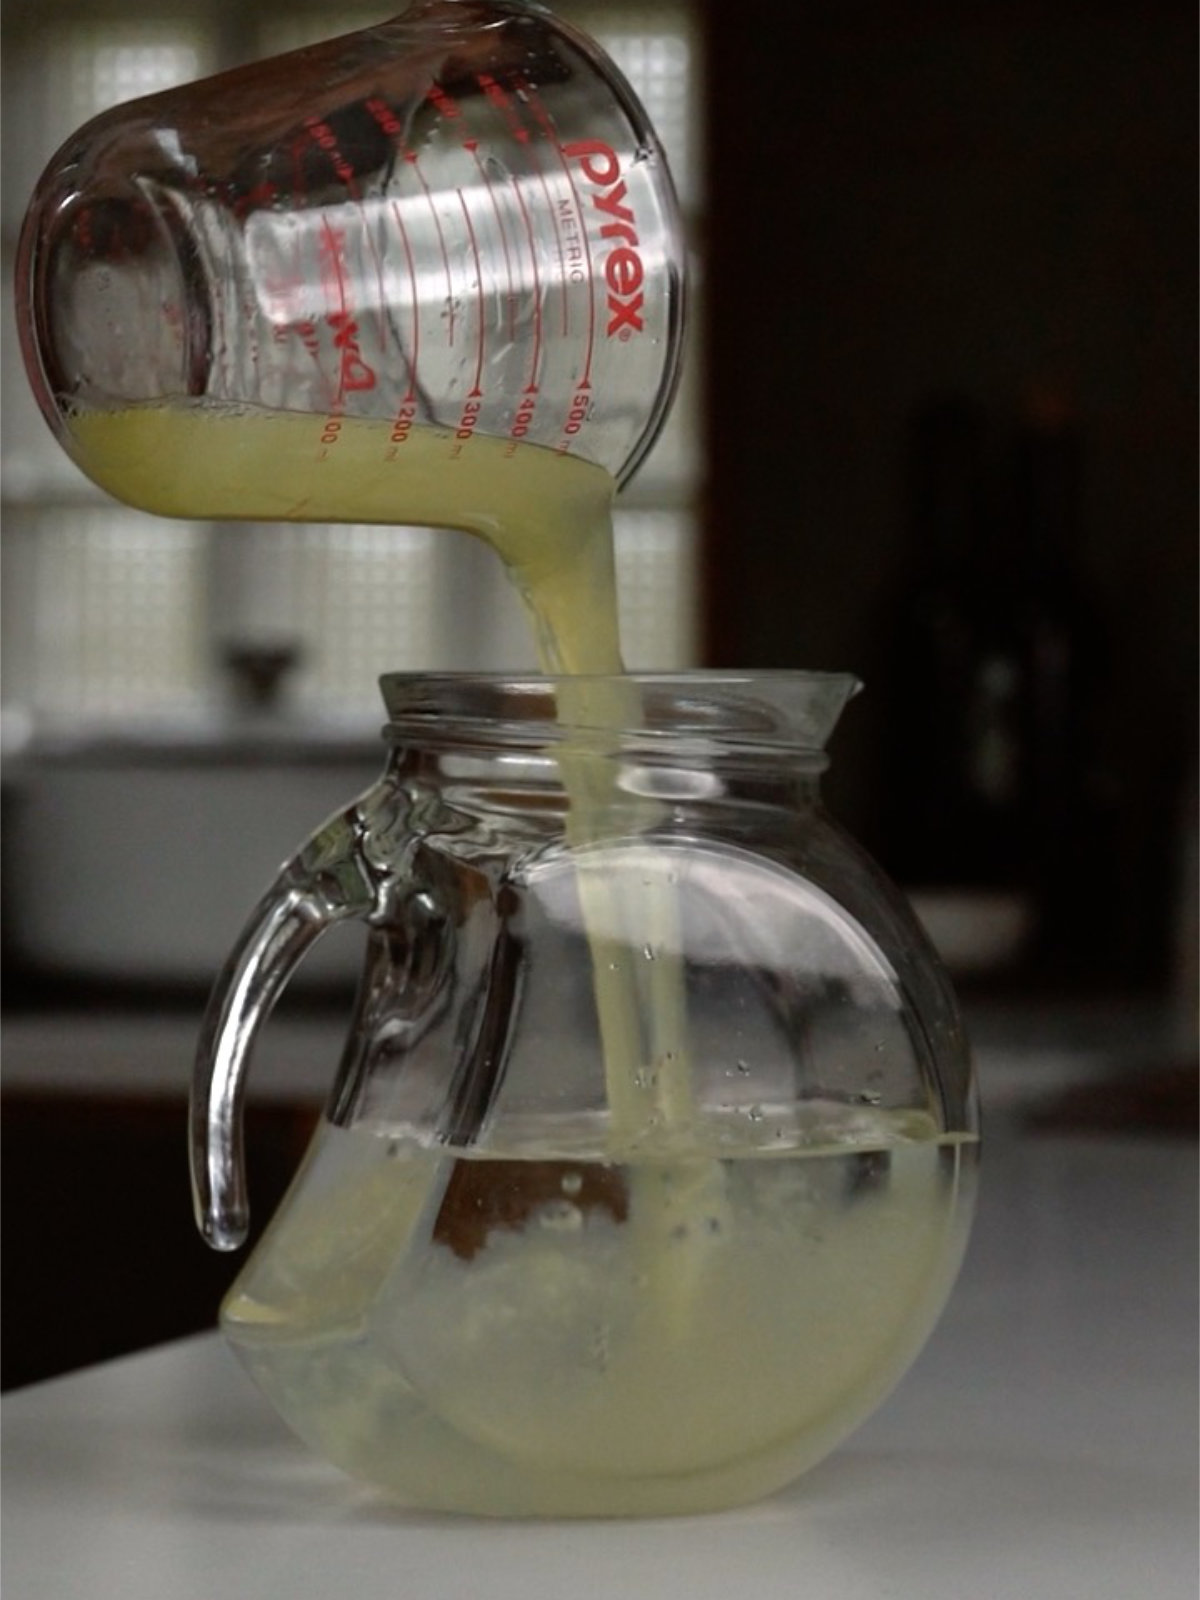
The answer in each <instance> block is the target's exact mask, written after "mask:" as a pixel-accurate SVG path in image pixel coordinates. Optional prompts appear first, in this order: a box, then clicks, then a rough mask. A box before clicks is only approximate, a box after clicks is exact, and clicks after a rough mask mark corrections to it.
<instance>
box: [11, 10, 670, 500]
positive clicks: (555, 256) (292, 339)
mask: <svg viewBox="0 0 1200 1600" xmlns="http://www.w3.org/2000/svg"><path fill="white" fill-rule="evenodd" d="M682 263H683V246H682V240H681V234H680V227H679V220H678V213H677V207H676V202H675V197H674V192H673V188H672V184H671V180H670V176H669V173H668V170H667V167H666V164H665V161H664V159H663V156H662V152H661V150H660V148H659V146H658V143H657V140H656V138H655V135H654V132H653V129H652V128H651V126H650V123H649V121H648V119H647V117H646V115H645V113H644V111H643V110H642V108H641V107H640V105H639V104H638V102H637V100H636V98H635V96H634V94H633V92H632V91H631V89H630V88H629V86H628V84H627V83H626V82H625V80H624V79H623V78H622V76H621V74H620V73H619V72H618V71H617V69H616V68H615V66H614V65H613V63H612V62H611V61H610V60H609V59H608V58H607V57H606V56H605V55H604V54H603V53H602V52H601V51H600V49H599V48H598V47H597V46H596V45H595V44H594V43H593V42H592V41H591V40H589V39H588V38H586V37H585V36H584V35H582V34H580V33H579V32H578V31H576V30H574V29H573V28H571V27H569V26H568V25H566V24H564V23H562V22H561V21H559V20H558V19H557V18H554V17H552V16H551V15H550V14H549V13H548V12H546V11H545V10H543V9H542V8H541V7H540V6H536V5H532V4H525V3H521V0H418V3H415V4H413V5H412V6H410V8H409V9H408V10H407V11H406V12H404V13H403V15H401V16H399V17H397V18H395V19H394V20H392V21H389V22H385V23H383V24H381V25H380V26H378V27H374V28H369V29H366V30H364V31H362V32H358V33H354V34H350V35H347V36H345V37H342V38H339V39H335V40H332V41H329V42H326V43H323V44H318V45H315V46H312V47H310V48H307V49H303V50H299V51H295V52H292V53H290V54H288V55H286V56H281V57H277V58H275V59H272V60H268V61H263V62H259V63H255V64H253V65H250V66H247V67H244V68H240V69H237V70H234V71H232V72H227V73H223V74H221V75H219V76H217V77H213V78H209V79H206V80H203V81H201V82H198V83H194V84H191V85H188V86H186V87H183V88H180V89H176V90H170V91H167V92H165V93H161V94H156V95H152V96H149V97H147V98H144V99H141V100H137V101H133V102H131V103H130V104H128V105H125V106H121V107H118V108H116V109H115V110H113V111H110V112H107V113H105V114H103V115H101V116H99V117H97V118H95V119H93V120H92V121H91V122H89V123H88V124H87V125H86V126H85V127H84V128H82V129H81V130H80V131H79V132H78V133H77V134H75V135H74V136H73V137H72V138H71V139H70V140H68V141H67V143H66V144H65V145H64V146H63V147H62V149H61V150H60V151H59V152H58V154H57V155H56V156H55V157H54V159H53V160H52V161H51V163H50V165H49V167H48V169H47V171H46V173H45V174H44V176H43V178H42V180H41V182H40V184H39V186H38V189H37V191H36V193H35V195H34V197H33V200H32V203H31V205H30V208H29V212H28V214H27V217H26V221H25V225H24V228H23V231H22V236H21V241H20V246H19V253H18V268H17V311H18V320H19V324H20V332H21V344H22V350H23V353H24V357H25V362H26V365H27V368H28V370H29V374H30V378H31V381H32V384H33V388H34V391H35V393H36V395H37V398H38V402H39V404H40V406H41V409H42V411H43V412H44V414H45V415H46V417H47V419H48V420H49V422H50V424H51V426H52V427H53V428H54V429H55V431H56V433H57V435H58V437H59V438H60V440H61V441H62V443H63V444H64V445H65V446H66V448H67V449H68V450H69V451H70V452H71V453H72V454H73V455H74V456H75V458H76V460H77V461H78V462H79V464H80V465H81V466H82V467H83V469H84V470H85V471H86V472H88V473H89V475H91V476H92V477H93V478H95V479H96V480H97V481H98V482H100V483H101V485H102V487H104V488H106V489H108V490H109V491H110V492H111V493H114V494H115V495H117V496H118V497H119V498H121V499H124V500H126V501H128V502H129V503H132V504H135V505H138V506H141V507H142V508H143V509H147V510H151V511H158V512H164V513H166V514H179V513H180V512H182V513H183V514H185V515H190V516H205V515H213V516H217V515H233V516H238V515H254V514H261V511H260V510H258V509H257V508H256V507H255V506H253V505H250V506H247V508H246V509H245V510H242V509H240V507H239V504H238V496H237V495H236V494H235V495H233V496H231V495H230V493H229V491H228V485H226V486H225V488H224V490H222V486H221V484H220V483H219V482H218V480H219V479H220V477H221V473H218V472H213V473H211V474H210V479H211V480H212V490H213V493H212V495H211V496H207V497H206V494H205V490H204V488H203V484H202V483H201V482H198V481H197V477H198V475H197V474H196V473H195V471H194V470H193V471H192V473H191V476H190V478H189V480H188V484H189V489H188V496H187V504H186V505H181V504H179V503H177V498H178V497H177V496H173V491H172V489H171V487H170V486H171V483H172V482H173V479H174V468H175V467H176V466H177V467H178V468H179V469H180V470H183V469H185V468H188V467H189V466H190V467H192V468H193V469H194V466H195V459H194V458H195V454H196V451H197V449H202V448H204V447H203V446H202V445H201V444H200V443H199V442H198V441H199V436H198V435H197V434H195V433H194V432H188V430H187V429H186V428H184V429H176V430H174V431H172V430H171V429H163V428H161V427H160V428H159V429H158V431H157V432H154V433H142V434H139V435H137V436H136V440H137V441H140V443H136V449H138V450H140V451H141V453H142V454H143V455H144V454H145V453H146V451H151V452H152V453H153V454H154V456H155V458H156V467H155V471H154V473H153V474H151V475H147V474H145V473H144V472H138V471H130V472H126V471H124V470H123V469H122V467H121V459H122V449H123V448H126V446H121V445H120V443H119V441H118V440H117V437H116V435H115V434H114V433H113V431H112V430H111V429H110V430H109V431H108V432H107V433H105V432H98V433H96V432H93V431H89V430H94V427H95V421H96V418H97V417H100V418H101V419H104V418H107V419H110V420H111V419H113V418H117V419H118V420H123V419H125V418H126V417H128V416H129V415H130V414H134V415H135V416H136V417H139V418H141V419H142V420H143V421H144V419H145V416H146V414H147V412H148V411H153V412H155V413H156V414H158V415H159V416H161V414H162V412H163V410H164V408H165V409H166V411H168V412H169V413H170V414H171V415H172V416H177V415H178V413H180V412H187V413H194V412H195V411H196V410H198V409H200V410H203V411H204V412H205V413H206V414H207V415H209V416H212V415H218V414H219V415H222V416H225V417H227V418H229V417H233V418H236V419H239V420H240V419H244V417H245V416H246V415H247V414H249V413H251V412H257V411H263V412H266V413H275V414H277V413H287V414H289V416H290V417H291V418H292V419H293V420H294V419H295V418H296V417H297V416H299V417H302V418H305V419H307V421H306V422H304V423H301V424H299V426H301V427H302V428H303V429H304V430H305V432H304V448H305V451H306V453H307V455H308V456H310V457H311V458H312V460H313V461H314V462H317V463H325V462H330V463H336V457H337V452H338V447H339V445H341V444H344V441H345V438H346V434H347V430H352V429H353V427H354V425H355V424H359V423H368V424H370V425H371V426H373V427H374V428H375V429H377V430H378V431H379V439H378V443H379V444H380V446H381V453H382V454H383V455H385V456H386V459H388V460H389V461H392V462H395V463H396V465H397V466H398V467H402V466H403V465H404V464H405V452H406V450H407V451H409V452H410V454H411V453H413V452H412V446H413V443H414V440H415V439H417V438H418V436H419V435H420V433H421V432H422V430H425V429H435V430H437V431H438V433H439V435H440V436H441V437H442V438H443V439H448V440H449V445H450V447H449V450H448V451H446V452H444V453H443V456H442V458H441V459H442V460H443V461H444V463H445V464H446V465H447V466H450V467H452V466H453V464H454V461H455V459H456V458H457V456H458V455H460V454H463V453H465V451H466V447H467V446H468V445H469V443H470V441H471V439H472V438H473V437H474V436H475V435H476V434H479V435H490V436H492V437H493V438H495V439H498V440H501V441H505V442H506V444H507V447H508V448H509V449H510V450H511V451H513V452H515V451H516V449H517V448H518V447H519V446H520V445H521V444H526V443H527V444H536V445H542V446H546V447H548V448H550V449H551V450H554V451H557V452H559V453H562V454H570V455H573V456H579V457H582V458H583V459H585V460H587V461H589V462H591V463H594V464H595V465H597V466H600V467H602V468H604V469H605V470H606V471H607V472H608V473H610V474H611V475H612V477H613V478H615V479H616V480H617V481H618V482H621V481H623V480H624V479H626V478H628V477H629V475H630V474H632V472H633V471H634V470H635V469H636V467H637V465H638V463H639V461H640V460H641V459H642V457H643V456H644V454H645V452H646V451H647V450H648V449H649V447H650V445H651V444H652V443H653V441H654V439H655V437H656V435H657V433H658V431H659V428H660V426H661V424H662V422H663V420H664V418H665V415H666V413H667V410H668V408H669V405H670V402H671V398H672V395H673V391H674V387H675V382H676V377H677V371H678V364H679V352H680V335H681V319H682V309H683V267H682ZM290 438H294V435H292V436H290ZM126 444H127V449H126V453H133V451H134V449H135V436H134V434H132V433H131V434H129V435H128V436H127V440H126ZM290 448H291V445H290V444H289V449H290ZM202 476H203V475H202V474H201V475H199V477H201V478H202ZM226 476H228V475H227V474H226ZM334 498H335V499H336V496H335V497H334ZM314 503H315V502H314ZM293 514H296V515H306V514H307V515H311V516H313V517H314V518H315V519H316V520H326V519H327V518H328V515H329V509H328V507H327V506H326V507H319V508H318V509H316V510H311V509H310V510H309V511H307V512H306V511H305V508H304V506H303V505H301V506H300V507H299V508H298V509H297V510H296V511H294V513H293ZM388 520H393V521H404V520H423V519H422V518H421V517H419V516H413V517H407V516H406V512H405V508H404V505H403V502H402V498H398V499H397V501H396V506H395V510H394V514H393V515H392V516H390V517H389V518H388Z"/></svg>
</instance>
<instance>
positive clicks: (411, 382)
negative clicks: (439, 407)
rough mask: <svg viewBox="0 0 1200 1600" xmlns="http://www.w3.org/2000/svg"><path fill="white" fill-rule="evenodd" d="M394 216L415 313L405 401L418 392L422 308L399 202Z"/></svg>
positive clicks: (393, 207)
mask: <svg viewBox="0 0 1200 1600" xmlns="http://www.w3.org/2000/svg"><path fill="white" fill-rule="evenodd" d="M392 215H393V216H394V217H395V219H396V226H397V227H398V228H399V230H400V242H401V244H402V245H403V246H404V257H405V260H406V261H407V262H408V281H409V285H410V287H411V289H412V294H411V302H412V313H413V329H412V359H411V360H410V362H409V364H408V392H407V393H406V394H405V396H404V398H405V400H412V399H413V398H414V397H415V396H416V392H417V362H418V361H419V360H420V356H421V306H420V301H419V300H418V298H417V268H416V263H415V262H414V261H413V253H412V244H411V242H410V240H409V237H408V229H407V228H406V227H405V226H404V215H403V213H402V212H401V210H400V205H399V202H398V201H396V200H393V201H392Z"/></svg>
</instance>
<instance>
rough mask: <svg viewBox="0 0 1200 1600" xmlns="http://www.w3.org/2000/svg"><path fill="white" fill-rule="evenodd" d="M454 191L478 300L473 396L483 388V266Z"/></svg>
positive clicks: (458, 191)
mask: <svg viewBox="0 0 1200 1600" xmlns="http://www.w3.org/2000/svg"><path fill="white" fill-rule="evenodd" d="M455 193H456V194H457V195H458V203H459V205H460V206H461V207H462V214H463V221H464V222H465V223H466V225H467V237H468V238H469V239H470V241H471V254H472V255H473V256H474V257H475V288H476V293H477V298H478V302H479V309H478V313H477V319H478V322H479V343H478V346H477V348H476V352H475V382H474V383H473V384H472V386H471V390H470V393H471V395H472V396H475V395H481V394H482V393H483V390H482V389H481V388H480V384H481V383H482V382H483V352H484V340H485V338H486V334H487V329H486V327H485V319H484V311H483V304H484V301H483V267H482V265H481V263H480V260H479V241H478V240H477V239H476V237H475V226H474V224H473V223H472V221H471V213H470V211H468V209H467V202H466V197H465V196H464V194H463V192H462V190H461V189H456V190H455Z"/></svg>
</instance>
